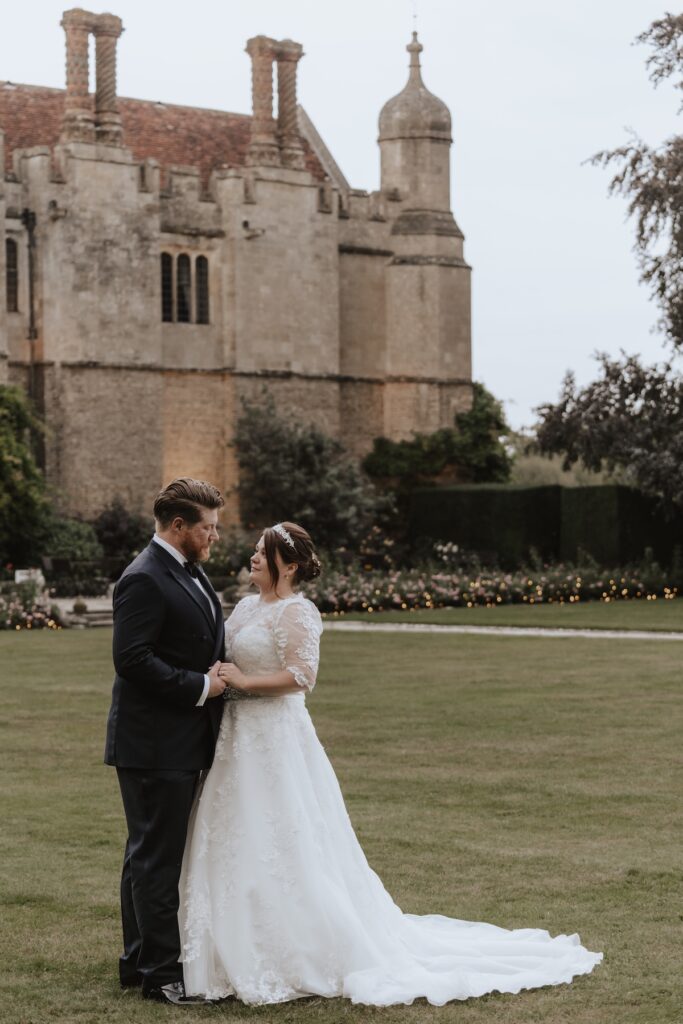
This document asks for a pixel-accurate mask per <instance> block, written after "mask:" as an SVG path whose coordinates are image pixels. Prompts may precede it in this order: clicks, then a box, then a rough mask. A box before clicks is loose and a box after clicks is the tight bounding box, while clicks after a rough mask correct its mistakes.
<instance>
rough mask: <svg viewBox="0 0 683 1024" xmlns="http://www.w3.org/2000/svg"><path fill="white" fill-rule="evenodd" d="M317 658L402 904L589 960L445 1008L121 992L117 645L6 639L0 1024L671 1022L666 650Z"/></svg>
mask: <svg viewBox="0 0 683 1024" xmlns="http://www.w3.org/2000/svg"><path fill="white" fill-rule="evenodd" d="M673 604H675V603H673ZM628 608H630V606H625V609H628ZM569 611H570V615H571V614H572V610H569ZM604 611H606V612H607V611H609V608H605V609H604ZM667 611H668V609H667ZM484 614H488V616H489V619H492V618H493V616H494V615H498V614H499V612H498V611H496V612H494V613H484ZM560 614H564V613H563V612H561V613H560ZM323 644H324V649H323V669H322V672H321V677H320V682H319V685H318V688H317V689H316V690H315V692H314V693H313V695H312V697H311V700H310V709H311V713H312V716H313V719H314V721H315V723H316V726H317V728H318V732H319V735H320V737H321V739H322V741H323V743H324V744H325V746H326V748H327V750H328V753H329V754H330V757H331V759H332V762H333V764H334V766H335V768H336V770H337V772H338V775H339V777H340V781H341V784H342V788H343V789H344V792H345V794H346V798H347V803H348V807H349V811H350V814H351V818H352V820H353V822H354V824H355V826H356V828H357V830H358V833H359V836H360V839H361V841H362V843H363V845H364V847H365V850H366V853H367V855H368V858H369V860H370V863H371V864H372V865H373V867H374V868H375V869H376V870H377V871H378V872H379V874H380V875H381V876H382V878H383V880H384V882H385V884H386V885H387V887H388V889H389V891H390V892H391V893H392V894H393V896H394V898H395V899H396V900H397V902H398V903H399V904H400V905H401V906H402V907H403V909H404V910H406V911H410V912H412V913H423V912H440V913H444V914H449V915H452V916H455V917H461V918H465V919H472V920H486V921H491V922H494V923H497V924H500V925H503V926H506V927H538V926H540V927H544V928H547V929H548V930H550V931H551V932H553V933H558V932H568V933H571V932H574V931H578V932H579V933H580V934H581V937H582V940H583V942H584V944H585V945H586V946H588V948H589V949H594V950H603V951H604V953H605V961H604V963H603V964H602V965H601V966H599V967H598V968H597V969H596V970H595V971H594V973H593V974H592V975H590V976H588V977H583V978H579V979H577V981H576V982H575V983H574V984H573V985H571V986H561V987H557V988H547V989H540V990H536V991H532V992H523V993H521V994H520V995H518V996H502V995H492V996H487V997H485V998H483V999H479V1000H470V1001H468V1002H465V1003H451V1004H449V1005H447V1006H445V1007H443V1008H440V1009H437V1008H435V1007H430V1006H428V1005H427V1004H425V1003H424V1002H417V1003H415V1004H414V1005H412V1006H399V1007H391V1008H388V1009H369V1008H366V1007H354V1006H352V1005H350V1004H349V1003H347V1002H345V1001H343V1000H331V1001H326V1000H320V999H310V1000H303V1001H300V1002H297V1003H289V1004H284V1005H280V1006H276V1007H263V1008H253V1009H252V1008H248V1007H244V1006H241V1005H240V1004H238V1003H235V1002H231V1003H227V1004H225V1005H222V1006H220V1007H218V1008H197V1009H190V1010H183V1011H179V1010H171V1009H169V1008H166V1007H162V1006H158V1005H155V1004H149V1003H143V1002H142V1001H141V1000H140V998H139V996H138V995H137V994H135V993H132V994H131V993H128V994H125V995H124V994H122V993H121V992H120V991H119V989H118V985H117V972H116V960H117V955H118V951H119V943H120V937H119V917H118V892H117V890H118V874H119V868H120V863H121V856H122V850H123V842H124V825H123V813H122V808H121V805H120V798H119V794H118V789H117V785H116V778H115V773H114V771H113V769H110V768H105V767H104V766H103V765H102V763H101V758H102V747H103V739H104V723H105V717H106V712H107V708H108V703H109V689H110V679H111V668H110V660H109V646H110V631H109V630H91V631H85V632H81V631H75V630H73V631H70V632H68V631H65V632H61V633H58V634H54V633H51V634H48V633H33V634H31V633H20V634H0V666H1V668H0V730H1V731H0V737H1V742H0V767H1V769H2V804H1V806H0V813H1V815H2V818H1V820H2V829H1V831H0V851H1V854H0V865H1V868H0V870H1V871H2V876H1V877H0V904H1V906H0V914H1V920H2V926H1V929H0V930H1V939H0V942H1V947H0V957H1V960H2V972H1V973H0V1007H1V1009H0V1019H2V1020H3V1021H6V1022H7V1024H48V1022H50V1024H52V1022H82V1024H99V1022H107V1024H137V1022H141V1024H151V1022H156V1021H159V1022H162V1021H163V1022H167V1021H170V1019H171V1017H174V1019H178V1020H179V1019H180V1017H182V1018H183V1019H184V1020H189V1021H209V1020H213V1021H216V1020H219V1019H225V1020H229V1021H235V1022H241V1021H262V1022H273V1024H290V1022H297V1024H298V1022H324V1024H345V1022H349V1024H356V1022H363V1024H365V1022H367V1021H370V1022H377V1024H379V1022H382V1024H384V1022H386V1024H398V1022H401V1024H403V1022H406V1024H408V1022H410V1024H426V1022H430V1024H431V1022H433V1021H443V1022H448V1024H536V1022H543V1024H570V1022H571V1024H681V1021H682V1020H683V977H682V975H681V970H680V936H681V921H682V911H681V906H682V904H681V895H682V893H681V889H682V888H683V886H682V882H681V871H680V819H679V821H678V822H677V821H676V815H677V814H679V812H680V802H679V800H678V797H677V796H676V794H678V795H680V788H681V787H680V782H681V780H680V765H681V759H680V737H681V725H682V724H683V723H682V722H681V717H682V716H681V700H680V692H681V651H680V648H679V645H678V644H661V645H658V644H654V643H652V642H642V643H641V642H639V641H637V640H634V641H631V642H629V643H628V644H624V643H621V642H619V641H611V640H604V641H600V642H597V641H593V640H590V639H571V640H570V639H567V640H563V639H559V640H553V639H543V638H528V637H495V636H493V637H492V636H484V637H482V636H453V635H450V636H449V635H442V636H439V635H419V636H406V635H377V634H375V635H359V634H328V635H327V636H325V637H324V640H323ZM677 770H678V772H679V774H678V777H676V771H677ZM174 1014H175V1016H174Z"/></svg>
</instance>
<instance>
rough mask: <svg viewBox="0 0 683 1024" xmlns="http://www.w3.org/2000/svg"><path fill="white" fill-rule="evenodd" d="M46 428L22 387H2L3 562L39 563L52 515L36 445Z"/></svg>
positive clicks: (0, 477) (0, 532)
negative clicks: (48, 519)
mask: <svg viewBox="0 0 683 1024" xmlns="http://www.w3.org/2000/svg"><path fill="white" fill-rule="evenodd" d="M41 432H42V425H41V423H40V421H39V420H38V419H37V417H36V416H35V414H34V412H33V410H32V409H31V406H30V404H29V402H28V400H27V398H26V396H25V394H24V392H23V391H21V390H20V389H19V388H16V387H9V386H7V385H0V561H1V562H2V563H8V562H9V563H12V564H13V565H30V564H34V565H35V563H36V561H37V559H38V556H39V555H40V547H41V541H42V537H43V533H44V528H45V524H46V519H47V515H48V504H47V500H46V497H45V482H44V479H43V475H42V473H41V471H40V469H39V468H38V466H37V464H36V460H35V457H34V454H33V452H34V444H35V441H36V439H37V438H38V437H39V436H40V434H41Z"/></svg>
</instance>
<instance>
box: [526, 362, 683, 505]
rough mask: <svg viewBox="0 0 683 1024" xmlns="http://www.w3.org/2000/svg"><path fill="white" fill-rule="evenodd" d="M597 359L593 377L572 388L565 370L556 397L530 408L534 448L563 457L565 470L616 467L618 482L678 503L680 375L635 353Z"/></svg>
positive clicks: (682, 458)
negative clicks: (535, 418)
mask: <svg viewBox="0 0 683 1024" xmlns="http://www.w3.org/2000/svg"><path fill="white" fill-rule="evenodd" d="M598 360H599V362H600V366H601V370H602V373H601V376H600V377H599V378H598V379H597V380H595V381H593V382H592V383H591V384H587V385H586V386H585V387H583V388H577V386H576V381H575V378H574V375H573V374H572V373H568V374H567V375H566V377H565V379H564V384H563V387H562V394H561V397H560V400H559V402H557V404H555V405H545V406H541V408H540V409H539V410H538V412H539V414H540V424H539V426H538V428H537V441H538V447H539V449H540V451H541V452H543V453H545V454H562V455H564V466H565V468H569V467H570V466H573V465H574V464H575V463H576V462H578V461H581V462H582V463H583V465H584V466H586V468H588V469H590V470H593V471H595V472H599V471H600V470H602V469H607V470H608V471H609V472H612V471H614V470H615V469H620V470H621V478H622V480H624V482H630V483H632V484H633V485H634V486H637V487H639V488H640V489H641V490H642V491H645V492H646V493H649V494H653V495H657V496H659V497H660V498H661V499H662V501H663V502H664V504H665V505H669V506H671V505H676V506H678V507H683V377H681V375H680V374H677V373H673V372H672V368H671V365H670V364H668V363H665V364H663V365H662V366H643V365H642V364H641V363H640V361H639V360H638V358H637V357H636V356H622V358H621V359H610V358H609V356H607V355H606V354H604V353H603V354H602V355H600V356H598Z"/></svg>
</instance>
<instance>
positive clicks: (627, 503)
mask: <svg viewBox="0 0 683 1024" xmlns="http://www.w3.org/2000/svg"><path fill="white" fill-rule="evenodd" d="M409 525H410V536H411V537H412V538H413V539H414V540H415V541H416V542H417V541H418V540H420V539H424V538H430V539H432V540H441V541H454V542H456V543H457V544H458V545H460V547H461V548H464V549H466V550H468V551H473V552H476V553H477V554H478V555H479V556H480V557H481V558H482V560H483V561H484V562H486V563H489V564H490V563H495V562H497V563H498V564H499V565H501V566H504V567H513V566H518V565H521V564H522V563H524V562H525V561H527V560H528V558H529V554H530V553H531V552H536V553H537V554H538V555H539V556H540V557H541V558H542V559H543V560H544V561H545V562H553V561H563V562H576V561H577V560H579V559H580V556H581V553H582V552H585V553H587V554H588V555H590V556H591V557H592V558H594V559H595V561H596V562H598V563H599V564H601V565H623V564H626V563H628V562H632V561H636V560H638V559H640V558H642V557H643V553H644V551H645V549H646V548H651V549H652V551H653V554H654V557H655V558H656V559H657V561H659V562H660V563H661V564H663V565H669V564H671V562H672V561H673V560H674V557H675V548H676V546H677V545H683V516H681V515H680V513H679V514H678V515H676V516H674V517H672V518H670V519H669V518H667V517H666V516H665V515H664V512H663V511H662V509H661V508H660V507H659V506H658V504H657V502H656V500H655V499H653V498H650V497H647V496H646V495H644V494H642V493H641V492H640V491H636V490H634V489H632V488H630V487H622V486H618V485H605V486H598V487H562V486H560V485H551V486H545V487H510V486H499V485H495V484H492V485H474V484H472V485H467V486H456V487H439V488H435V487H431V488H426V487H425V488H419V489H417V490H415V491H413V493H412V495H411V502H410V512H409Z"/></svg>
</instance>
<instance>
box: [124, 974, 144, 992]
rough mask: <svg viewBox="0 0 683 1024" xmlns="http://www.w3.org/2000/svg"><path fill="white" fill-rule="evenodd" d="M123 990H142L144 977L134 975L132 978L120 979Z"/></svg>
mask: <svg viewBox="0 0 683 1024" xmlns="http://www.w3.org/2000/svg"><path fill="white" fill-rule="evenodd" d="M119 980H120V983H121V988H122V989H129V988H142V975H141V974H133V975H132V976H131V977H130V978H120V979H119Z"/></svg>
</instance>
